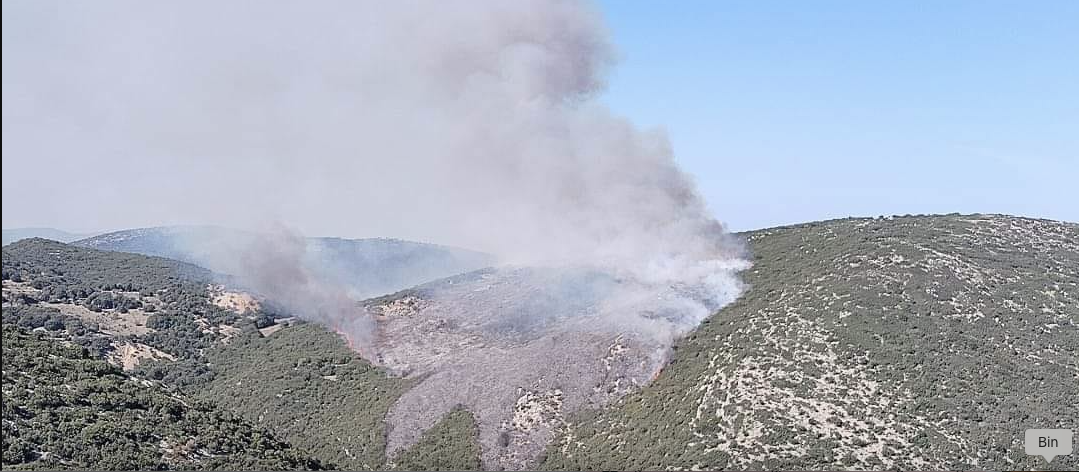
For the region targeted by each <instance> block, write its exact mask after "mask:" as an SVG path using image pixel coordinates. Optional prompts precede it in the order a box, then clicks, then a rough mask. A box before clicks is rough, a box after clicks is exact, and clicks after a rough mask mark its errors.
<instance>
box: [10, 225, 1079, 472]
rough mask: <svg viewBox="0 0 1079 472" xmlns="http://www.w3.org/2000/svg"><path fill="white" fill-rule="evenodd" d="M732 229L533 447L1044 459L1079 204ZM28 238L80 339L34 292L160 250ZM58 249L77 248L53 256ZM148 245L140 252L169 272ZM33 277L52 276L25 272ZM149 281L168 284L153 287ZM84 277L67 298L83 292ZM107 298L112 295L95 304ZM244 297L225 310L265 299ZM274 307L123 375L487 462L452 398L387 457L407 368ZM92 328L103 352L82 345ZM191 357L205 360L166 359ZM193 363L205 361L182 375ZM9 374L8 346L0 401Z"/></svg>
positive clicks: (1068, 334) (13, 284)
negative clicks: (623, 371) (699, 283)
mask: <svg viewBox="0 0 1079 472" xmlns="http://www.w3.org/2000/svg"><path fill="white" fill-rule="evenodd" d="M743 237H745V238H746V239H747V240H748V242H749V245H750V247H751V249H752V253H753V256H754V266H753V268H752V269H750V270H748V271H746V272H744V273H743V274H742V275H743V278H744V280H745V282H746V283H747V290H746V292H745V293H744V294H743V296H742V297H741V298H740V299H739V300H738V301H736V302H735V303H734V304H732V305H730V306H727V307H725V308H724V309H722V310H720V311H719V312H718V313H717V314H715V315H714V316H712V317H711V318H709V319H708V320H706V321H705V322H704V323H703V324H702V325H701V326H700V327H699V328H698V329H697V330H695V331H694V332H692V333H690V334H689V335H688V336H687V337H685V338H684V339H682V340H681V341H679V342H678V343H677V344H676V345H675V348H674V351H673V352H672V353H671V358H670V363H669V365H668V366H667V367H666V368H665V369H664V370H663V371H662V372H661V373H660V375H659V376H658V377H657V378H656V379H655V381H654V382H652V383H651V384H649V385H648V386H646V387H644V388H643V389H641V390H640V391H637V392H635V393H632V394H630V395H627V396H626V397H624V398H623V399H621V400H620V401H618V402H616V403H615V404H613V405H611V406H610V407H608V408H606V409H603V410H599V411H590V412H589V411H584V412H581V413H578V414H574V415H568V416H566V417H565V418H559V419H558V422H559V423H558V424H559V426H558V433H557V435H556V437H555V440H554V441H553V442H552V443H551V444H550V446H549V447H548V448H547V450H546V453H545V455H544V457H542V458H541V459H540V460H539V461H538V462H537V463H536V466H537V467H542V468H546V469H660V468H663V469H692V468H704V469H721V468H722V469H765V468H767V469H838V468H844V469H928V468H941V469H991V470H1004V469H1031V468H1044V466H1045V464H1044V461H1043V459H1041V458H1038V457H1029V456H1026V454H1025V453H1024V451H1023V447H1022V439H1023V436H1022V435H1023V431H1024V430H1025V429H1027V428H1034V427H1039V428H1074V427H1075V424H1074V421H1075V419H1076V418H1079V406H1077V404H1076V402H1075V401H1074V398H1076V397H1077V396H1079V225H1075V224H1070V223H1060V222H1052V221H1045V220H1033V219H1025V218H1014V217H1006V216H994V215H970V216H960V215H949V216H924V217H922V216H919V217H896V218H876V219H865V218H863V219H844V220H835V221H827V222H820V223H810V224H804V225H797V226H790V227H783V228H775V229H768V230H761V231H755V232H751V233H747V234H744V235H743ZM32 243H33V244H35V245H36V246H33V247H30V246H28V247H26V248H23V249H21V250H22V251H26V252H28V253H32V254H35V255H28V254H22V253H21V252H19V251H10V250H9V248H8V247H5V249H4V274H5V286H4V288H5V309H4V312H5V315H4V317H5V322H8V321H10V322H11V323H22V325H21V326H23V328H24V329H35V328H36V329H37V330H38V331H44V332H45V333H47V336H49V337H52V338H58V339H70V340H74V341H76V342H77V341H78V340H79V339H81V338H80V336H79V335H78V333H80V332H90V333H91V334H92V333H93V332H96V331H95V329H96V328H98V327H95V326H86V325H85V322H83V323H84V325H82V326H81V327H80V325H79V320H78V319H73V318H72V317H71V316H70V315H67V314H65V313H60V316H56V312H53V311H50V307H49V303H50V302H49V301H48V300H40V299H42V298H45V297H43V296H41V293H42V292H45V291H49V290H54V289H52V288H51V287H54V286H58V287H68V286H83V285H85V286H88V287H90V288H92V289H93V290H91V292H92V293H97V292H102V291H104V292H113V293H116V294H119V295H124V296H132V297H134V293H133V292H131V291H129V289H134V290H135V291H137V290H141V289H142V287H120V288H119V289H117V288H116V287H115V284H117V283H120V284H121V285H122V284H123V283H125V281H129V280H135V281H138V280H142V279H146V278H147V276H140V277H135V278H130V277H128V276H126V275H123V274H125V273H126V272H125V271H131V270H134V271H136V272H138V271H141V270H144V269H139V267H140V266H146V264H147V263H149V264H150V265H156V264H165V262H162V261H160V260H156V259H155V260H151V261H149V262H148V261H147V260H144V259H131V260H125V261H126V262H124V263H123V264H121V265H124V266H126V267H127V268H126V269H125V268H121V267H118V266H117V264H113V265H109V264H103V263H102V262H100V261H99V262H93V263H90V264H91V266H94V267H99V266H100V268H101V269H102V270H103V272H100V273H101V274H102V275H100V277H102V279H101V280H98V278H97V277H98V276H97V275H94V274H98V273H99V271H93V270H91V271H86V270H84V269H77V267H80V266H81V265H85V264H87V263H88V262H87V261H88V260H92V259H95V258H96V259H101V260H102V261H104V260H109V258H110V257H112V256H108V255H107V254H108V253H102V252H99V251H97V252H82V251H87V250H85V249H78V250H77V251H75V252H73V253H67V252H63V251H65V250H66V249H63V248H58V247H55V246H53V244H57V243H45V242H40V241H38V242H32ZM60 246H63V245H60ZM31 249H33V250H31ZM58 251H59V252H58ZM20 254H21V255H20ZM50 254H51V256H49V255H50ZM57 254H60V255H61V256H60V257H57ZM11 255H17V256H18V257H10V256H11ZM50 257H52V259H50ZM118 257H129V256H127V255H125V256H118ZM140 257H141V256H140ZM68 258H70V259H72V260H73V261H75V262H73V263H72V264H68V263H65V262H64V260H65V259H68ZM54 259H55V261H54ZM27 264H29V265H27ZM155 267H157V268H155V269H150V268H149V266H146V268H145V270H149V271H151V272H153V271H161V272H162V273H164V272H166V271H171V272H169V273H172V274H175V273H177V272H176V270H175V268H171V269H170V268H166V267H162V266H155ZM50 270H54V271H57V272H59V273H60V274H53V273H50V272H49V271H50ZM113 271H115V273H116V274H118V276H117V277H116V278H115V279H113V278H112V276H111V275H109V274H111V273H113ZM60 276H62V277H63V278H64V279H57V277H60ZM16 278H18V279H20V280H19V281H16V280H15V279H16ZM67 278H71V279H72V281H77V282H71V281H63V280H66V279H67ZM34 280H44V281H45V282H43V284H42V283H39V284H38V285H40V286H41V287H35V286H33V285H31V282H32V281H34ZM148 280H156V279H155V277H153V276H149V277H148ZM164 280H171V279H168V278H166V279H164ZM88 281H89V282H88ZM169 283H170V284H177V283H178V284H180V285H181V286H183V284H184V283H185V282H182V281H179V280H177V281H172V282H169ZM155 287H156V288H161V287H157V286H149V287H146V288H147V289H151V290H156V288H155ZM169 287H173V285H169ZM198 287H204V286H203V285H202V284H201V282H200V283H198V284H195V285H192V286H191V289H190V290H191V294H192V295H191V296H192V297H194V298H192V300H194V299H199V300H203V301H200V302H198V303H192V304H191V305H189V306H187V307H181V305H170V304H167V303H166V304H162V305H161V308H162V309H163V310H162V311H165V310H169V309H170V306H171V310H172V311H171V313H172V316H173V317H175V319H176V320H177V322H178V325H183V320H189V319H190V320H194V319H196V318H204V317H205V315H206V313H205V311H206V310H208V309H210V308H207V307H206V305H212V304H210V303H208V302H205V297H204V296H203V295H201V294H200V292H199V290H201V289H200V288H198ZM170 290H171V289H170ZM185 290H186V289H185ZM70 291H71V290H69V292H70ZM121 292H123V293H121ZM50 293H51V292H50ZM409 293H410V292H407V291H406V292H403V293H402V294H399V296H402V297H403V296H407V295H408V294H409ZM125 294H126V295H125ZM88 296H89V294H85V295H84V294H82V293H77V295H76V296H75V297H74V298H70V299H65V300H64V301H66V302H69V304H81V306H83V307H86V304H87V302H86V298H88ZM151 296H154V295H151ZM200 297H202V298H200ZM391 298H392V297H391ZM180 299H181V300H182V299H184V298H182V297H181V298H180ZM142 300H143V301H144V303H145V299H142ZM151 301H153V299H151ZM389 301H391V300H389V299H385V298H384V299H381V300H380V302H389ZM93 303H94V302H90V305H93ZM98 303H106V302H98ZM120 303H121V304H122V303H123V302H120ZM204 303H205V304H204ZM87 309H90V308H87ZM12 310H14V311H17V313H15V314H10V313H9V312H12ZM58 311H59V309H58ZM118 311H119V308H116V307H115V304H114V306H113V307H112V308H104V306H102V312H101V313H105V314H110V316H111V314H117V313H118ZM153 316H156V315H151V318H153ZM223 316H224V315H223ZM228 316H238V315H236V314H232V315H228ZM249 316H250V318H248V317H239V319H238V320H237V321H235V323H236V324H237V325H244V323H247V322H250V323H251V324H252V325H254V324H255V323H256V321H257V320H259V319H264V317H263V318H260V316H261V315H259V314H257V313H256V314H252V315H249ZM244 320H246V321H244ZM271 321H272V319H271ZM245 326H246V325H245ZM273 327H274V329H273V330H264V331H262V332H260V331H258V330H256V329H254V328H255V326H252V327H250V328H244V329H242V330H240V331H239V332H238V333H234V334H232V335H231V337H230V338H229V340H228V342H227V343H225V342H221V340H220V339H219V338H213V339H208V344H206V347H205V348H204V349H193V350H190V351H189V352H192V353H193V354H192V356H191V357H190V358H182V357H179V356H178V360H177V361H168V360H160V359H159V360H157V361H153V362H150V363H149V365H150V366H152V368H147V369H143V370H136V371H135V372H133V373H132V374H131V375H134V376H136V377H139V376H142V378H146V379H151V380H153V379H158V380H161V381H163V383H164V384H165V385H170V386H172V388H173V391H172V393H175V394H182V395H185V396H186V397H190V398H198V399H199V400H200V401H203V402H206V403H207V404H215V405H217V407H219V408H224V409H227V410H228V411H230V412H233V413H234V414H236V415H238V416H239V417H242V418H243V419H244V420H245V421H247V422H249V423H250V424H252V425H253V426H254V427H256V428H265V429H266V430H268V431H270V432H271V433H272V434H273V435H274V436H275V437H278V438H281V440H283V441H287V442H288V443H290V444H292V446H293V447H295V448H296V449H297V450H298V451H303V452H304V453H309V454H311V455H313V456H315V457H318V458H319V459H320V460H321V461H322V463H323V464H332V465H335V466H338V467H343V468H348V469H372V468H401V469H438V468H453V469H458V468H460V469H465V468H477V467H479V462H478V456H479V445H478V443H477V441H476V439H475V435H476V423H475V420H474V419H473V418H472V417H471V415H469V414H468V412H467V411H465V410H460V409H459V410H455V411H454V412H452V413H451V414H449V415H447V416H446V417H444V418H443V419H442V420H441V421H440V422H439V423H438V424H437V425H436V426H435V427H434V428H432V429H430V430H428V431H427V432H426V433H425V434H424V436H423V438H422V439H421V440H420V441H419V443H417V444H416V445H415V446H413V447H412V448H410V449H408V450H405V451H402V452H400V453H398V454H396V455H395V456H394V457H393V458H392V460H387V458H386V457H385V441H386V439H385V438H386V424H385V421H384V420H385V417H386V412H387V411H388V409H389V408H390V406H391V405H392V404H393V403H394V402H395V401H396V399H397V398H398V397H399V396H400V395H401V394H402V392H404V391H406V390H407V389H408V388H409V386H410V385H411V383H412V382H414V380H410V379H401V378H395V377H392V376H388V375H387V373H386V372H385V371H383V370H380V369H377V368H374V367H372V366H371V365H370V364H369V363H367V362H366V361H365V360H363V359H361V358H359V357H358V356H357V355H356V354H355V353H354V352H352V351H351V350H350V349H349V348H348V346H347V345H346V344H345V342H344V341H343V340H341V339H340V338H339V337H338V336H337V335H335V334H334V333H332V332H329V331H327V330H326V329H323V328H321V327H319V326H315V325H310V324H305V323H287V324H276V325H273ZM5 329H7V328H5ZM155 329H156V330H159V331H166V332H168V328H166V327H163V326H162V327H158V328H155ZM80 330H82V331H80ZM5 333H7V331H5ZM5 335H6V334H5ZM126 336H133V337H131V338H130V339H132V340H140V339H141V340H143V341H144V342H145V343H146V344H148V345H153V346H161V347H162V348H165V347H167V346H168V345H167V344H154V343H153V338H140V337H138V336H144V335H126ZM113 338H115V336H113V337H112V338H110V339H113ZM50 342H57V341H50ZM87 347H88V349H87V352H88V353H89V354H90V355H93V354H94V351H93V349H92V347H93V345H91V344H87ZM99 347H101V346H99ZM5 349H7V341H6V339H5ZM105 350H106V351H107V348H106V349H105ZM176 352H188V351H187V350H185V349H180V350H178V351H176ZM6 357H7V355H6V352H5V358H6ZM184 362H188V363H189V364H187V365H188V367H189V368H192V369H194V368H195V367H197V369H194V370H190V371H188V370H183V369H177V368H176V367H175V366H176V365H185V364H183V363H184ZM199 375H201V376H202V377H198V376H199ZM195 377H198V378H199V379H200V380H198V381H195V382H192V381H191V378H195ZM8 384H9V380H8V378H7V367H6V365H5V380H4V385H5V390H4V392H5V393H4V395H5V397H4V399H5V408H7V407H6V405H7V403H8V401H7V400H8V393H7V392H8ZM5 415H7V410H6V409H5ZM5 418H6V416H5ZM5 425H6V423H5ZM5 427H6V426H5ZM5 436H6V434H5ZM5 441H6V439H5ZM5 447H7V443H5ZM6 457H7V455H6V454H5V460H6ZM1052 467H1053V468H1057V469H1069V468H1071V469H1075V468H1079V459H1076V456H1074V455H1073V456H1060V457H1057V458H1056V459H1055V461H1054V462H1053V464H1052Z"/></svg>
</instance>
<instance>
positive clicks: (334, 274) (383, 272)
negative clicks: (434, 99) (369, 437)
mask: <svg viewBox="0 0 1079 472" xmlns="http://www.w3.org/2000/svg"><path fill="white" fill-rule="evenodd" d="M258 236H259V235H258V234H257V233H254V232H250V231H243V230H237V229H231V228H224V227H220V226H163V227H153V228H136V229H128V230H123V231H115V232H111V233H106V234H101V235H97V236H93V237H90V238H86V239H82V240H78V241H75V242H73V243H72V244H74V245H76V246H80V247H86V248H93V249H104V250H109V251H123V252H134V253H137V254H144V255H150V256H159V257H166V258H169V259H175V260H179V261H183V262H189V263H192V264H196V265H199V266H201V267H205V268H207V269H210V270H212V271H214V272H217V273H221V274H235V273H236V270H237V268H236V267H234V266H233V264H235V259H236V258H235V257H234V254H233V253H235V252H236V251H242V250H245V248H247V247H249V246H250V245H251V244H252V242H253V241H255V240H256V239H257V238H258ZM305 241H306V254H305V256H304V257H305V259H306V262H307V263H308V265H309V266H312V267H317V268H318V273H317V275H318V276H319V277H322V278H323V279H324V280H325V281H327V282H333V283H338V284H342V285H344V286H346V287H348V288H349V290H350V291H351V294H352V296H354V297H356V298H366V297H371V296H377V295H383V294H387V293H392V292H395V291H398V290H402V289H405V288H408V287H412V286H415V285H418V284H421V283H424V282H428V281H431V280H436V279H440V278H443V277H448V276H451V275H456V274H460V273H464V272H469V271H472V270H476V269H480V268H483V267H487V266H489V265H491V264H492V263H493V262H494V258H493V257H492V256H490V255H487V254H483V253H480V252H476V251H471V250H467V249H460V248H454V247H449V246H440V245H436V244H428V243H418V242H413V241H405V240H400V239H387V238H370V239H343V238H330V237H310V238H305Z"/></svg>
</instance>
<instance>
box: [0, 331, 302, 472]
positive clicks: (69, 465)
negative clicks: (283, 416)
mask: <svg viewBox="0 0 1079 472" xmlns="http://www.w3.org/2000/svg"><path fill="white" fill-rule="evenodd" d="M3 466H4V469H95V470H100V469H113V470H160V469H188V470H190V469H200V470H201V469H229V470H241V469H243V470H283V469H319V468H321V464H320V462H319V461H318V460H316V459H313V458H310V457H306V456H304V455H302V454H298V453H296V452H294V451H292V450H291V449H290V447H289V446H288V445H287V444H286V443H284V442H281V441H279V440H277V439H275V438H274V436H273V435H271V434H269V433H267V432H264V431H261V430H259V429H256V428H254V427H252V426H251V425H250V424H249V423H247V422H245V421H243V420H242V419H240V418H238V417H236V416H235V415H233V414H231V413H227V412H224V411H222V410H220V409H216V408H214V407H213V406H212V405H211V404H209V403H205V402H200V401H196V400H194V399H191V398H185V397H182V396H177V395H175V394H172V393H169V392H167V391H165V390H164V389H162V388H160V387H159V386H157V385H155V384H153V383H149V382H144V381H139V380H137V379H134V378H132V377H130V376H128V375H126V374H124V373H123V372H122V371H120V370H119V369H117V368H116V367H114V366H112V365H110V364H108V363H106V362H104V361H102V360H100V359H96V358H94V357H92V355H91V353H90V352H89V351H87V350H86V349H84V348H82V347H80V346H77V345H70V344H65V343H63V342H59V341H57V340H53V339H49V338H46V337H45V335H43V334H41V333H37V334H35V333H30V332H27V331H26V330H24V329H22V328H19V327H17V326H14V325H12V324H9V323H4V324H3Z"/></svg>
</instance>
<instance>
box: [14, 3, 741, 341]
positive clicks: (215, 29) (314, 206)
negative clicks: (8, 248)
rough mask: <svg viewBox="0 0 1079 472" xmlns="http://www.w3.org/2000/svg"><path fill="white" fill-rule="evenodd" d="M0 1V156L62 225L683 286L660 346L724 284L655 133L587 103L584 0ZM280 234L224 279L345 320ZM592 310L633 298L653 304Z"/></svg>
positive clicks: (733, 285)
mask: <svg viewBox="0 0 1079 472" xmlns="http://www.w3.org/2000/svg"><path fill="white" fill-rule="evenodd" d="M3 8H4V18H5V22H4V28H3V30H4V32H3V34H4V54H3V62H4V63H3V81H4V91H3V101H4V116H3V126H4V143H3V146H4V150H3V152H4V155H5V156H9V155H12V154H15V153H17V154H19V155H20V156H21V158H23V159H38V160H39V161H40V162H41V164H42V167H43V170H45V171H47V172H49V173H50V174H51V175H50V176H49V178H50V181H51V182H52V183H53V184H55V185H64V186H67V187H68V188H70V189H73V191H75V192H80V199H79V202H78V205H77V206H75V205H74V204H73V203H70V202H68V203H66V204H68V205H72V207H73V208H72V211H70V213H71V217H72V220H73V221H76V222H77V221H93V222H95V223H96V224H97V225H113V226H131V225H133V224H135V225H137V224H140V223H142V224H145V223H151V224H160V223H161V222H162V220H166V221H165V222H202V223H213V224H224V225H232V226H250V225H251V224H252V223H255V222H260V221H266V220H271V221H282V222H285V223H286V224H288V225H289V226H290V227H294V228H297V229H299V230H302V231H304V232H307V233H323V234H334V235H349V236H367V235H380V236H395V237H403V238H409V239H419V240H424V241H432V242H439V243H444V244H452V245H457V246H462V247H467V248H472V249H478V250H482V251H486V252H489V253H491V254H495V255H497V256H498V257H500V258H501V260H502V261H503V262H504V263H507V264H515V265H530V266H547V267H560V266H574V267H591V268H598V269H600V270H603V271H605V272H607V273H610V274H611V275H612V276H614V277H616V278H629V279H633V280H635V281H638V282H640V283H643V284H646V285H648V286H655V287H659V289H657V293H659V292H663V293H667V292H671V291H672V290H673V292H671V293H686V292H692V293H693V295H692V296H688V295H687V296H675V297H667V298H665V299H664V300H665V301H663V302H662V304H663V305H664V306H663V307H660V308H661V309H665V310H673V309H679V308H677V307H682V308H680V309H681V310H683V311H685V312H686V313H691V314H690V315H686V313H681V314H680V316H681V315H686V316H681V317H680V318H679V319H683V318H684V321H679V322H678V323H676V326H675V331H676V332H680V331H683V330H684V329H688V328H691V327H692V326H694V325H695V324H696V323H697V322H698V321H699V320H700V319H701V318H702V317H703V316H705V315H706V314H707V313H708V312H709V311H710V310H711V309H714V307H715V306H718V305H720V304H722V303H725V302H726V301H729V300H730V299H731V298H732V297H733V296H735V294H736V293H737V292H738V285H737V281H736V279H735V278H734V275H733V274H734V272H735V271H736V270H738V269H740V268H743V267H745V262H744V261H743V260H742V259H741V250H740V248H739V245H738V244H737V243H735V242H733V241H732V239H731V238H730V237H729V236H728V235H727V234H726V232H725V231H724V229H723V227H722V226H721V225H720V223H718V222H717V221H716V220H715V219H714V218H713V217H712V216H711V215H710V214H709V212H708V210H707V209H706V207H705V204H704V202H703V201H702V199H701V197H700V195H699V194H698V193H697V192H696V190H695V189H694V185H693V183H692V181H691V179H690V178H688V177H687V176H686V175H685V174H684V173H683V172H682V171H680V170H679V169H678V168H677V166H676V165H675V163H674V161H673V159H672V155H671V148H670V145H669V143H668V142H667V139H666V137H665V136H664V135H663V133H661V132H658V131H641V130H639V129H637V128H635V127H634V126H633V125H632V124H631V123H628V122H627V121H626V120H624V119H621V118H619V117H617V116H614V115H613V114H612V113H611V112H610V111H609V110H608V109H607V108H605V107H604V106H603V105H602V104H600V103H599V102H598V101H597V100H596V95H597V93H599V92H601V91H602V90H603V88H604V77H605V73H606V71H607V69H608V67H609V66H611V64H612V50H611V47H610V45H609V44H608V42H607V34H606V32H605V30H604V27H603V25H602V22H601V19H600V17H599V16H598V15H597V12H596V11H595V10H594V8H593V7H592V6H591V5H590V4H587V3H584V2H579V1H557V0H555V1H541V0H519V1H494V0H492V1H469V2H436V1H400V2H397V1H395V2H374V1H362V2H353V1H347V2H345V1H341V2H318V3H314V4H312V3H306V2H273V3H266V2H209V1H206V2H167V3H162V2H84V3H83V2H80V3H69V2H63V3H61V2H49V1H37V0H35V1H32V2H31V1H27V2H5V3H4V7H3ZM8 18H13V19H14V18H18V20H13V21H10V22H9V21H8V20H7V19H8ZM72 155H75V156H78V159H77V160H76V161H75V162H74V163H71V162H69V160H70V156H72ZM61 156H62V157H64V159H65V160H61V159H60V157H61ZM5 173H6V170H5ZM88 179H95V180H98V181H88ZM8 183H9V181H8V180H5V188H6V187H7V186H8ZM6 195H7V193H6V192H5V196H6ZM41 198H43V199H46V205H54V206H55V208H56V211H58V212H64V211H67V210H64V209H62V208H61V206H62V204H61V203H49V201H48V200H47V199H48V198H50V197H49V196H47V195H45V196H42V197H41ZM79 218H92V220H79ZM76 225H77V223H76ZM278 239H280V240H279V241H274V240H273V238H270V239H267V240H266V241H264V242H267V243H271V246H270V247H266V246H252V247H251V248H249V249H250V250H249V251H246V252H244V254H245V255H244V256H243V257H245V258H247V259H246V260H247V262H248V263H244V264H234V265H235V266H236V267H246V268H248V272H249V273H244V274H237V275H239V276H241V278H242V279H246V280H248V281H249V282H251V283H252V285H254V286H255V287H256V288H258V289H260V290H261V291H263V292H265V293H266V294H267V295H269V296H271V297H272V296H275V295H276V296H281V297H285V298H288V299H289V300H293V301H296V302H297V303H295V304H294V305H295V306H296V309H297V310H301V313H303V314H305V315H306V316H308V317H311V318H314V319H317V320H320V321H323V322H326V323H328V324H334V323H339V322H341V321H342V320H351V319H352V318H354V317H355V316H356V315H355V313H351V312H348V311H347V309H344V308H342V309H341V310H343V312H341V313H338V312H336V311H334V310H336V309H337V308H335V307H338V306H340V305H341V304H342V303H344V302H343V301H342V300H341V299H340V295H341V294H340V293H339V292H335V291H333V290H327V289H326V287H325V286H322V285H319V284H314V283H307V282H306V281H305V280H304V279H301V280H298V281H297V280H296V279H293V278H289V276H290V275H291V274H294V273H301V274H302V273H305V271H311V270H317V268H310V267H292V266H291V265H290V261H292V260H293V259H290V258H297V257H298V256H297V255H296V254H294V253H292V252H290V251H293V249H291V247H292V246H290V244H297V243H296V241H295V240H293V239H292V237H291V236H285V237H283V238H278ZM277 243H282V244H277ZM275 244H276V245H275ZM282 257H283V258H284V259H281V258H282ZM293 269H295V270H293ZM297 271H298V272H297ZM307 280H310V279H307ZM635 297H636V298H635ZM606 303H609V304H613V305H618V304H620V303H621V304H631V305H633V306H637V305H639V304H641V303H643V304H648V303H653V304H654V303H656V293H640V292H638V293H636V294H626V296H622V297H618V298H617V299H612V300H608V301H607V302H606ZM304 310H306V312H305V311H304ZM625 311H633V310H625ZM672 319H673V318H672ZM619 322H625V323H631V322H633V320H632V319H625V320H620V321H619ZM354 326H355V327H356V328H355V329H357V330H358V331H360V333H358V336H361V337H363V336H369V333H363V332H362V331H363V330H364V328H363V326H367V324H366V323H364V322H359V323H358V324H355V325H354Z"/></svg>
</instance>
